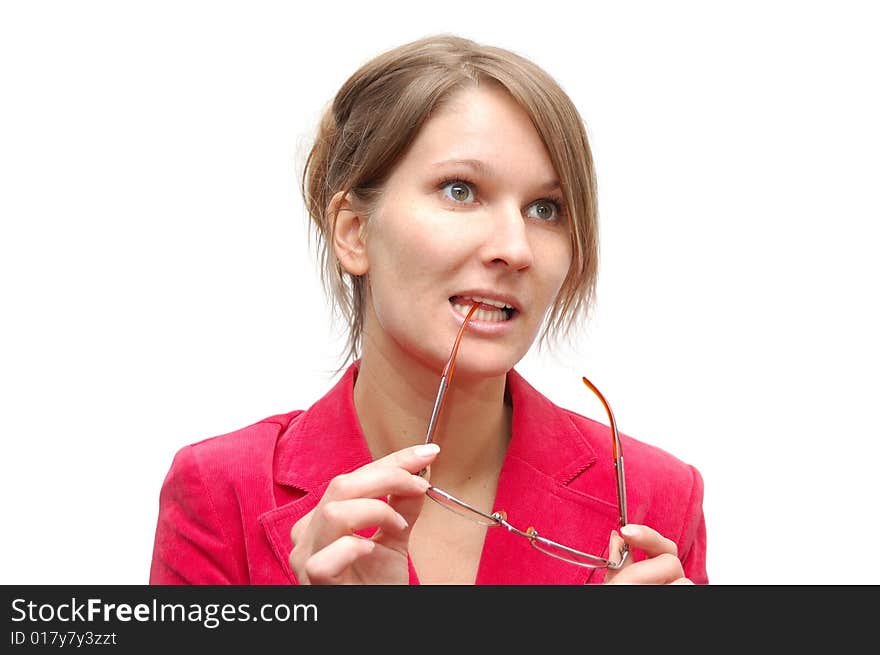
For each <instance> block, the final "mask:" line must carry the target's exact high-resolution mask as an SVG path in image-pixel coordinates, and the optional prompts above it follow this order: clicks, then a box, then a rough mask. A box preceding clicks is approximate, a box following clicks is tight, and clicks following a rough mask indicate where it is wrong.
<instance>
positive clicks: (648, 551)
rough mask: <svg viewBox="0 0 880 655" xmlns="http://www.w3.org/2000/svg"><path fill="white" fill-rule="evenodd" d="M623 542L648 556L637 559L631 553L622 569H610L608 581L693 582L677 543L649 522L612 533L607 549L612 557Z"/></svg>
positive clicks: (633, 582) (614, 556) (614, 582)
mask: <svg viewBox="0 0 880 655" xmlns="http://www.w3.org/2000/svg"><path fill="white" fill-rule="evenodd" d="M624 542H625V543H626V544H627V545H628V546H629V549H630V551H632V550H633V549H634V548H638V549H639V550H641V551H643V552H644V553H645V559H643V560H641V561H639V562H636V561H634V560H633V556H632V552H630V554H629V556H628V557H627V561H626V562H624V564H623V567H621V568H619V569H616V570H615V569H607V570H606V572H605V584H693V582H691V581H690V580H689V579H688V578H686V577H685V575H684V569H683V568H682V565H681V560H679V559H678V546H676V545H675V542H674V541H672V540H671V539H667V538H666V537H664V536H663V535H662V534H660V533H659V532H657V531H656V530H652V529H651V528H649V527H648V526H646V525H636V524H634V523H630V524H628V525H625V526H623V527H622V528H621V529H620V534H618V533H617V532H616V531H614V532H612V533H611V541H610V542H609V544H608V552H609V553H610V554H611V555H610V557H611V558H612V559H614V558H619V557H620V553H621V549H622V548H623V544H624Z"/></svg>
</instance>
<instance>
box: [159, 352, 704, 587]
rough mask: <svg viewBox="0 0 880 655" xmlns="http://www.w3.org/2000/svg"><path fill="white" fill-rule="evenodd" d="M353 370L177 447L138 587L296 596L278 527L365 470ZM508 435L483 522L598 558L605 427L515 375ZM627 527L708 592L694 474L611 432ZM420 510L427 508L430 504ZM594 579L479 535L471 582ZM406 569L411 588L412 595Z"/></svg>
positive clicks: (606, 477)
mask: <svg viewBox="0 0 880 655" xmlns="http://www.w3.org/2000/svg"><path fill="white" fill-rule="evenodd" d="M357 367H358V362H355V363H354V364H352V365H351V366H350V367H349V368H348V370H347V371H346V372H345V374H344V375H343V376H342V377H341V378H340V380H339V381H338V382H337V383H336V384H335V386H333V388H332V389H330V391H329V392H328V393H327V394H326V395H325V396H324V397H323V398H321V399H320V400H318V401H317V402H315V404H313V405H312V406H311V407H310V408H309V409H308V410H305V411H302V410H299V411H293V412H289V413H286V414H279V415H276V416H271V417H269V418H266V419H263V420H262V421H259V422H257V423H254V424H253V425H250V426H248V427H245V428H243V429H240V430H237V431H235V432H231V433H229V434H225V435H221V436H217V437H212V438H210V439H206V440H203V441H200V442H198V443H194V444H191V445H188V446H185V447H183V448H181V449H180V450H179V451H178V452H177V454H176V455H175V457H174V461H173V462H172V464H171V468H170V470H169V471H168V474H167V476H166V477H165V480H164V483H163V485H162V488H161V491H160V494H159V517H158V524H157V528H156V534H155V542H154V547H153V559H152V565H151V568H150V577H149V580H150V584H236V585H262V584H288V583H293V584H296V582H297V580H296V577H295V576H294V574H293V572H292V571H291V569H290V566H289V564H288V555H289V554H290V550H291V547H292V546H291V543H290V529H291V527H292V526H293V524H294V523H295V522H296V521H297V520H298V519H299V518H300V517H302V516H303V515H304V514H306V513H307V512H308V511H309V510H311V509H312V508H313V507H314V506H315V505H316V504H317V503H318V501H319V500H320V499H321V496H322V495H323V493H324V490H325V489H326V487H327V484H328V483H329V482H330V480H331V479H332V478H333V477H335V476H336V475H339V474H341V473H346V472H349V471H352V470H354V469H356V468H358V467H360V466H363V465H364V464H367V463H368V462H370V461H371V459H372V458H371V456H370V452H369V450H368V448H367V444H366V441H365V440H364V437H363V434H362V432H361V428H360V424H359V423H358V419H357V415H356V413H355V407H354V400H353V388H354V381H355V379H356V376H357ZM507 392H508V396H509V398H510V401H511V403H512V407H513V415H512V434H511V440H510V443H509V446H508V451H507V454H506V456H505V460H504V463H503V467H502V470H501V474H500V477H499V479H498V487H497V491H496V496H495V504H494V507H493V510H500V509H503V510H504V511H506V513H507V517H508V520H509V521H510V522H511V523H512V524H513V525H516V526H518V527H519V526H521V525H534V526H535V527H536V528H537V529H538V531H539V532H540V534H541V535H542V536H545V537H548V538H550V539H553V540H554V541H558V542H560V543H564V544H570V545H572V546H574V547H576V548H578V549H579V550H583V551H586V552H590V553H594V554H597V555H607V551H608V539H609V535H610V533H611V530H612V529H614V528H616V527H617V499H616V491H615V482H614V470H613V466H612V452H611V437H610V431H609V428H608V427H607V426H605V425H602V424H601V423H598V422H595V421H593V420H591V419H588V418H586V417H584V416H581V415H579V414H576V413H574V412H571V411H568V410H566V409H563V408H561V407H558V406H557V405H555V404H554V403H552V402H551V401H550V400H548V399H547V398H546V397H544V396H543V395H542V394H540V393H539V392H538V391H537V390H535V389H534V388H533V387H532V386H531V385H529V384H528V383H527V382H526V381H525V380H524V379H523V378H522V376H520V375H519V374H518V373H517V372H516V371H515V370H514V371H510V372H509V373H508V377H507ZM620 438H621V444H622V449H623V454H624V460H625V473H626V489H627V509H628V515H629V516H628V518H629V522H630V523H640V524H644V525H648V526H650V527H652V528H654V529H655V530H657V531H658V532H660V533H661V534H662V535H664V536H666V537H668V538H670V539H672V540H673V541H675V542H676V543H677V545H678V553H679V558H680V559H681V561H682V563H683V565H684V572H685V575H686V576H687V577H689V578H690V579H691V580H693V581H694V582H695V583H698V584H702V583H708V577H707V573H706V526H705V521H704V516H703V507H702V502H703V480H702V478H701V476H700V474H699V472H698V471H697V469H696V468H694V467H693V466H691V465H689V464H686V463H684V462H682V461H680V460H679V459H677V458H675V457H673V456H672V455H671V454H669V453H667V452H665V451H664V450H661V449H659V448H656V447H653V446H650V445H648V444H645V443H643V442H641V441H638V440H636V439H633V438H631V437H629V436H627V435H624V434H621V435H620ZM429 502H430V501H429ZM603 577H604V574H603V572H601V571H597V570H594V569H587V568H582V567H579V566H575V565H572V564H569V563H566V562H562V561H560V560H557V559H554V558H552V557H548V556H547V555H545V554H543V553H541V552H539V551H538V550H536V549H535V548H532V547H531V546H530V545H529V542H528V540H526V539H523V538H521V537H516V536H515V535H511V534H510V533H508V532H507V530H505V529H504V528H497V527H496V528H489V529H488V532H487V535H486V539H485V542H484V545H483V551H482V555H481V558H480V563H479V568H478V571H477V576H476V580H475V582H476V584H488V585H500V584H583V583H588V582H590V583H592V582H601V581H602V579H603ZM418 582H419V578H418V571H416V570H415V568H414V567H413V564H412V561H410V583H411V584H418Z"/></svg>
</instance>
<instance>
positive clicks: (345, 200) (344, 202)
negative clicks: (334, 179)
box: [327, 191, 370, 275]
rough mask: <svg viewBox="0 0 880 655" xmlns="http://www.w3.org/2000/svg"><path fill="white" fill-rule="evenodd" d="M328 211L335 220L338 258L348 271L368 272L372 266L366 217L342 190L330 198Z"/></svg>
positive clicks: (334, 236)
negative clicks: (368, 255) (367, 243)
mask: <svg viewBox="0 0 880 655" xmlns="http://www.w3.org/2000/svg"><path fill="white" fill-rule="evenodd" d="M327 212H328V214H327V215H328V216H329V217H330V220H331V221H333V252H334V254H335V255H336V259H338V260H339V263H340V264H341V265H342V268H343V269H345V270H346V271H347V272H348V273H350V274H352V275H364V274H366V272H367V271H368V270H369V268H370V266H369V261H368V259H367V248H366V240H365V230H366V227H367V221H366V217H365V216H363V215H362V214H361V213H360V212H359V211H358V210H357V209H356V208H355V207H354V205H353V204H352V203H351V201H350V200H349V197H348V195H347V194H344V193H342V192H341V191H340V192H338V193H337V194H336V195H334V196H333V198H332V199H331V200H330V204H329V205H328V206H327ZM334 216H335V220H334Z"/></svg>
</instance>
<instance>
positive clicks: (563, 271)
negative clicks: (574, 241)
mask: <svg viewBox="0 0 880 655" xmlns="http://www.w3.org/2000/svg"><path fill="white" fill-rule="evenodd" d="M541 245H542V253H541V259H542V261H544V262H545V263H546V266H545V267H544V274H543V275H542V280H543V281H544V285H545V286H546V288H547V291H548V295H551V296H552V297H551V299H550V302H551V303H552V302H553V300H554V299H555V298H556V296H557V294H558V293H559V290H560V289H561V288H562V283H563V282H564V281H565V277H566V276H567V275H568V271H569V269H570V268H571V258H572V251H571V243H570V242H569V240H568V236H567V235H566V236H565V237H562V236H561V235H548V238H547V239H545V240H544V241H543V242H542V244H541Z"/></svg>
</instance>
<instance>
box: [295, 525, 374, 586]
mask: <svg viewBox="0 0 880 655" xmlns="http://www.w3.org/2000/svg"><path fill="white" fill-rule="evenodd" d="M375 547H376V544H375V542H373V541H372V540H371V539H364V538H362V537H358V536H356V535H353V534H349V535H345V536H343V537H340V538H339V539H337V540H336V541H333V542H331V543H329V544H327V546H326V547H324V548H322V549H321V550H319V551H318V552H316V553H314V554H313V555H312V556H311V557H310V558H309V560H308V561H307V562H306V565H305V573H306V576H308V581H309V584H338V583H339V582H340V581H343V580H342V579H341V578H342V576H343V574H344V573H345V572H346V571H347V570H348V569H349V567H351V565H352V564H354V563H355V562H356V561H357V560H359V559H360V558H361V557H365V556H367V555H369V554H370V553H372V552H373V549H374V548H375Z"/></svg>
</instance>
